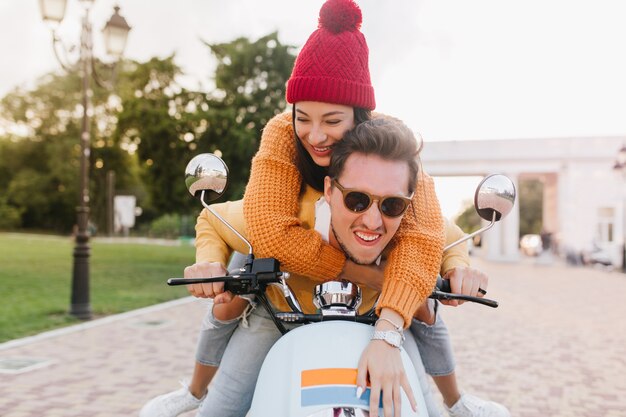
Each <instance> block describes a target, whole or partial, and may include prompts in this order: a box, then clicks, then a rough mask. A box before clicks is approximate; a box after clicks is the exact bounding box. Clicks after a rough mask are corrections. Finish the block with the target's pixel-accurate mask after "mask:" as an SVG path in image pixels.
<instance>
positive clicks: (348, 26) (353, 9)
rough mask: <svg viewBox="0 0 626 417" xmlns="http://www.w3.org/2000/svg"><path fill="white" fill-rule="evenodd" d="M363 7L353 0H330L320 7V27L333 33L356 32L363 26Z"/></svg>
mask: <svg viewBox="0 0 626 417" xmlns="http://www.w3.org/2000/svg"><path fill="white" fill-rule="evenodd" d="M362 21H363V16H362V15H361V9H360V8H359V6H358V5H357V4H356V3H355V2H354V1H353V0H328V1H327V2H326V3H324V4H323V5H322V8H321V9H320V17H319V25H318V27H319V28H320V29H322V28H323V29H327V30H329V31H331V32H332V33H341V32H345V31H348V32H354V31H355V30H359V29H360V28H361V22H362Z"/></svg>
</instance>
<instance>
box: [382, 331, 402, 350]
mask: <svg viewBox="0 0 626 417" xmlns="http://www.w3.org/2000/svg"><path fill="white" fill-rule="evenodd" d="M385 341H386V342H387V343H389V344H390V345H393V346H395V347H400V343H401V342H402V336H400V333H398V332H387V333H385Z"/></svg>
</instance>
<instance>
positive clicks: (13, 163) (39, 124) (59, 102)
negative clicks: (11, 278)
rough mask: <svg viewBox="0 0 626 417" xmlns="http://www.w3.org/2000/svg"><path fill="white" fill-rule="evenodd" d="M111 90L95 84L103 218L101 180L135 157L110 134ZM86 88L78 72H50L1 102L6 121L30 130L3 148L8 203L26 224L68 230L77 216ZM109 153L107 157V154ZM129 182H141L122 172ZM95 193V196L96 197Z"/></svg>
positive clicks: (95, 154)
mask: <svg viewBox="0 0 626 417" xmlns="http://www.w3.org/2000/svg"><path fill="white" fill-rule="evenodd" d="M110 97H111V96H110V93H109V92H108V91H106V90H104V89H102V88H99V87H98V86H94V89H93V95H92V105H93V114H94V115H93V117H92V118H91V124H90V131H91V137H92V152H91V154H90V162H91V163H90V167H91V172H90V182H91V186H90V191H91V201H92V204H91V210H92V216H91V217H92V218H93V219H103V218H104V209H105V207H106V205H104V204H98V203H99V202H100V201H101V200H102V199H103V198H104V197H103V195H102V194H101V193H97V192H96V190H98V189H99V190H104V187H98V188H96V187H95V185H97V184H98V183H101V182H102V179H101V178H102V177H103V175H104V172H103V169H114V170H116V171H119V172H125V171H128V168H127V167H128V166H130V165H132V160H131V159H130V158H129V155H128V153H127V152H125V151H124V150H122V149H120V148H119V147H118V146H116V145H115V144H114V143H113V142H112V141H111V140H110V132H111V131H112V126H114V124H115V122H116V117H115V113H116V112H117V108H116V106H115V104H114V103H112V102H111V100H110ZM81 98H82V90H81V83H80V76H79V75H78V73H76V72H71V73H64V74H47V75H45V76H44V77H42V78H41V79H40V80H38V83H37V85H36V87H35V88H34V89H33V90H32V91H26V90H20V89H17V90H14V91H13V92H11V93H10V94H8V95H7V96H6V97H4V98H3V99H2V101H1V102H0V114H2V118H3V119H4V120H5V122H6V123H9V124H13V125H17V126H20V127H21V128H22V130H23V131H24V132H26V134H23V135H20V136H16V135H14V136H11V137H9V138H6V139H5V140H4V141H3V143H4V148H5V149H3V152H2V154H0V172H3V173H4V174H6V175H3V179H2V180H1V181H3V182H4V186H3V188H4V189H6V195H5V196H4V201H5V202H4V205H6V206H9V207H13V208H16V209H17V210H18V211H19V213H20V220H19V223H20V224H21V226H22V227H25V228H38V229H48V230H54V231H57V232H68V231H70V230H71V228H72V225H73V224H74V223H75V221H76V211H75V207H76V205H77V201H78V182H79V169H78V167H79V157H80V146H79V137H80V123H81V117H82V107H81ZM104 155H106V158H105V157H104ZM120 179H121V181H122V182H123V183H132V182H136V181H135V179H131V178H129V177H128V176H125V175H121V176H120ZM94 196H95V198H94Z"/></svg>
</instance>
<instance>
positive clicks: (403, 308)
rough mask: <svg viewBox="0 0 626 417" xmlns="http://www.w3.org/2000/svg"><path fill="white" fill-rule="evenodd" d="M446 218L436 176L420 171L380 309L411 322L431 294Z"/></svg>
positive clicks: (389, 266) (388, 270) (392, 255)
mask: <svg viewBox="0 0 626 417" xmlns="http://www.w3.org/2000/svg"><path fill="white" fill-rule="evenodd" d="M444 239H445V236H444V222H443V216H442V215H441V209H440V208H439V201H438V200H437V195H436V194H435V184H434V181H433V179H432V178H431V177H430V176H428V175H427V174H425V173H420V175H419V178H418V181H417V187H416V190H415V195H414V196H413V202H412V207H411V208H409V210H408V211H407V213H406V214H405V216H404V218H403V219H402V222H401V223H400V228H399V229H398V232H397V233H396V236H395V237H394V240H393V241H392V244H393V245H394V247H393V248H392V250H391V251H390V253H389V258H388V261H387V266H386V268H385V273H384V276H385V278H384V283H383V292H382V294H381V296H380V300H379V302H378V305H377V308H376V311H377V313H380V310H381V309H382V308H391V309H392V310H395V311H397V312H398V313H400V314H401V315H402V316H403V318H404V325H405V327H407V326H408V325H409V324H410V323H411V318H412V317H413V314H414V313H415V311H416V310H417V308H418V307H419V305H420V304H421V303H422V302H423V301H424V300H425V299H426V298H428V296H429V295H430V294H431V292H432V290H433V288H434V286H435V282H436V280H437V274H438V273H439V268H440V265H441V259H442V249H443V242H444Z"/></svg>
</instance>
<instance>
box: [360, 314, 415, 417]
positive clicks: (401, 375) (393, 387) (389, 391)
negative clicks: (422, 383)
mask: <svg viewBox="0 0 626 417" xmlns="http://www.w3.org/2000/svg"><path fill="white" fill-rule="evenodd" d="M390 313H391V314H390ZM380 317H381V318H382V317H384V318H388V319H389V320H391V321H392V322H393V323H402V317H401V316H400V315H399V314H398V313H396V312H395V311H392V310H389V309H383V310H382V311H381V314H380ZM376 330H380V331H386V330H395V328H394V326H393V325H392V324H391V323H389V322H387V321H382V320H381V321H379V322H378V323H377V324H376ZM368 376H369V381H370V414H369V415H370V417H377V416H378V405H379V403H380V396H381V391H382V399H383V413H384V416H385V417H391V416H394V415H395V416H396V417H399V416H400V415H401V414H402V404H401V403H402V400H401V391H400V390H401V389H404V392H406V395H407V397H408V399H409V402H410V403H411V407H412V408H413V410H414V411H416V410H417V403H416V401H415V397H414V395H413V391H412V390H411V384H410V383H409V380H408V378H407V376H406V373H405V372H404V364H403V363H402V357H401V356H400V349H399V348H396V347H394V346H391V345H390V344H388V343H387V342H385V341H384V340H372V341H371V342H370V343H369V344H368V345H367V347H366V348H365V350H364V351H363V354H362V355H361V359H360V360H359V368H358V371H357V379H356V383H357V386H358V388H357V396H358V397H360V395H359V394H362V393H363V392H365V389H366V388H367V379H368Z"/></svg>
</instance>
